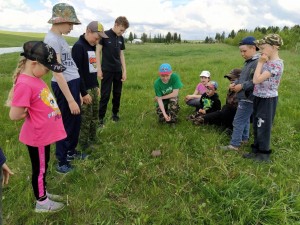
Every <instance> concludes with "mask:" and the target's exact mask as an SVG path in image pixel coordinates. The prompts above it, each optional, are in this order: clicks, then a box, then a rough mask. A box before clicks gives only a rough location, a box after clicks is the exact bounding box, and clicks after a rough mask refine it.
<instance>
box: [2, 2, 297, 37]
mask: <svg viewBox="0 0 300 225" xmlns="http://www.w3.org/2000/svg"><path fill="white" fill-rule="evenodd" d="M33 2H35V1H33V0H6V1H1V2H0V21H1V24H0V29H1V30H12V31H32V32H44V33H45V32H47V31H48V29H49V28H50V25H49V24H47V21H48V20H49V19H50V17H51V14H52V7H53V5H54V4H56V3H57V1H52V0H40V1H39V2H38V3H39V7H40V8H35V9H32V4H33ZM60 2H67V3H69V4H71V5H73V6H74V8H75V10H76V13H77V16H78V18H79V20H80V21H81V22H82V25H78V26H74V30H73V31H72V32H71V34H70V35H72V36H78V35H80V34H81V33H83V32H84V31H85V27H86V25H87V24H88V23H89V22H90V21H92V20H99V21H100V22H101V23H103V25H104V27H105V29H109V28H111V27H112V26H113V24H114V20H115V18H116V17H118V16H121V15H123V16H126V17H127V18H128V20H129V22H130V27H129V29H128V31H127V34H129V32H133V33H135V34H137V35H138V36H140V35H141V34H142V33H146V34H148V35H149V34H150V33H151V35H152V36H154V35H155V34H163V35H165V34H167V32H172V33H173V32H177V33H178V34H181V38H182V39H204V38H205V37H206V36H213V37H214V35H215V34H216V33H222V32H223V31H225V33H226V35H227V34H228V33H229V32H230V31H231V30H235V31H237V30H239V29H248V30H253V29H254V28H255V27H258V26H259V27H262V26H266V27H268V26H279V27H283V26H293V25H295V24H299V21H300V14H299V13H298V12H299V11H300V1H294V0H273V1H272V4H271V3H270V2H268V1H265V2H264V1H259V0H244V1H240V0H214V1H211V0H179V1H178V0H143V1H141V0H126V1H124V0H113V1H111V0H101V1H95V0H65V1H60Z"/></svg>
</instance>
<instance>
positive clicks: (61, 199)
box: [46, 192, 64, 201]
mask: <svg viewBox="0 0 300 225" xmlns="http://www.w3.org/2000/svg"><path fill="white" fill-rule="evenodd" d="M46 195H47V197H48V198H49V199H51V200H53V201H63V200H64V197H63V196H61V195H55V194H50V193H48V192H46Z"/></svg>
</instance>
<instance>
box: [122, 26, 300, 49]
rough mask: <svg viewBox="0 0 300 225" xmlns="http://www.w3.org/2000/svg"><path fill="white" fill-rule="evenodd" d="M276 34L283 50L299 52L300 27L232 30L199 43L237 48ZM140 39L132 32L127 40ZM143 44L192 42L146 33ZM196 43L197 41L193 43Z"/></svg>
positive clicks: (174, 34)
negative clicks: (246, 40) (248, 40)
mask: <svg viewBox="0 0 300 225" xmlns="http://www.w3.org/2000/svg"><path fill="white" fill-rule="evenodd" d="M270 33H276V34H279V35H280V36H281V37H282V39H283V42H284V43H283V44H284V45H283V46H282V49H289V50H293V51H299V49H300V26H299V25H295V26H293V27H288V26H284V27H283V28H280V27H277V26H269V27H267V28H266V27H256V28H255V29H254V30H253V31H252V30H247V29H240V30H238V31H235V30H232V31H231V32H230V33H229V34H227V35H226V33H225V32H224V31H223V32H222V33H216V35H215V37H214V38H213V37H206V38H205V40H201V41H200V40H199V41H197V42H198V43H225V44H229V45H235V46H237V45H238V44H239V42H240V41H241V40H242V39H243V38H244V37H246V36H253V37H255V38H256V39H260V38H262V37H263V36H265V35H266V34H270ZM136 38H138V37H137V36H136V35H135V34H134V33H132V32H130V34H129V37H128V39H127V40H129V41H132V40H133V39H136ZM140 39H141V40H142V41H143V42H149V43H181V42H190V41H186V40H183V41H182V40H181V35H180V34H177V33H173V34H171V32H168V34H167V35H166V36H164V35H162V34H158V35H154V36H153V37H152V36H151V34H150V35H147V34H145V33H143V34H142V36H141V38H140ZM193 42H195V41H193Z"/></svg>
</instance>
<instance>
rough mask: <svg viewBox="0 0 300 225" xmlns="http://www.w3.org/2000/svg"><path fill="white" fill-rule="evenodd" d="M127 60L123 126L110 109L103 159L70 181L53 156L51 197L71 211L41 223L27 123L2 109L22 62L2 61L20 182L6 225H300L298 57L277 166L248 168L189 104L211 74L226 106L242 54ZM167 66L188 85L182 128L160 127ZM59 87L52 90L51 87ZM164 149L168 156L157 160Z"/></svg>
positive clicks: (282, 101)
mask: <svg viewBox="0 0 300 225" xmlns="http://www.w3.org/2000/svg"><path fill="white" fill-rule="evenodd" d="M1 36H2V35H0V40H1ZM19 40H22V41H23V40H24V39H19ZM14 45H15V43H12V46H14ZM125 55H126V62H127V72H128V80H127V81H126V83H125V84H124V89H123V95H122V102H121V112H120V117H121V120H120V121H119V122H118V123H113V122H111V120H110V119H109V118H110V116H111V113H110V109H111V106H110V105H109V108H108V113H107V123H106V127H105V128H104V129H102V130H101V131H100V132H99V133H98V134H97V136H98V145H97V146H98V149H97V151H94V152H93V153H92V155H91V157H90V159H89V160H86V161H76V162H75V163H74V164H75V166H76V170H75V171H74V172H72V173H70V174H67V175H59V174H57V173H56V172H55V166H56V160H55V154H54V146H52V147H53V148H52V150H53V151H52V154H51V157H52V158H51V161H50V165H49V173H48V176H47V181H48V185H47V187H48V189H49V191H50V192H52V193H55V194H62V195H64V196H65V203H66V205H67V206H66V207H65V209H64V210H62V211H60V212H58V213H56V214H42V215H41V214H36V213H34V212H33V208H34V197H33V193H32V188H31V166H30V160H29V156H28V153H27V150H26V147H25V146H24V145H23V144H21V143H19V141H18V134H19V130H20V127H21V125H22V122H21V121H20V122H16V123H15V122H12V121H10V120H9V118H8V111H9V109H8V108H6V107H4V106H3V105H4V102H5V99H6V97H7V94H8V91H9V89H10V88H11V75H12V72H13V70H14V69H15V66H16V63H17V61H18V54H17V53H15V54H5V55H0V77H1V83H0V88H1V90H2V94H1V95H0V102H1V106H0V110H1V111H2V113H1V114H0V121H1V123H0V129H1V133H2V134H1V136H0V145H1V146H2V148H3V149H4V151H5V154H6V156H7V163H8V165H9V166H10V167H11V168H12V170H13V171H14V172H15V175H14V176H13V177H11V179H10V183H9V185H8V186H6V187H5V188H4V190H3V216H4V222H5V223H4V224H12V225H19V224H26V225H27V224H28V225H29V224H30V225H31V224H59V225H61V224H66V225H75V224H78V225H83V224H84V225H85V224H162V225H165V224H170V225H171V224H172V225H174V224H218V225H219V224H224V225H227V224H235V225H237V224H240V225H243V224H257V225H258V224H264V225H267V224H268V225H269V224H300V222H299V221H300V195H299V190H300V187H299V183H300V178H299V177H300V167H299V157H300V152H299V147H300V144H299V143H300V142H299V140H300V135H299V127H300V120H299V117H300V105H299V100H298V98H299V94H300V91H299V87H300V84H299V75H300V74H299V68H298V67H299V63H300V60H299V59H300V57H299V55H296V54H294V53H291V52H289V51H281V52H280V55H281V57H282V58H283V59H284V62H285V70H284V75H283V78H282V82H281V85H280V89H279V104H278V108H277V113H276V117H275V123H274V127H273V133H272V150H273V155H272V163H270V164H264V163H262V164H259V163H255V162H253V161H248V160H245V159H242V157H241V154H242V153H243V152H245V151H249V150H250V147H249V146H250V143H249V144H248V145H246V146H243V148H242V150H241V153H236V152H221V151H220V150H218V149H217V146H218V145H225V144H228V143H229V140H230V137H229V136H227V135H226V134H225V133H222V131H221V130H220V129H218V128H217V127H213V126H201V127H196V126H194V125H192V124H191V123H190V122H189V121H185V117H186V116H187V115H188V114H189V113H191V112H192V109H191V108H190V107H188V106H186V105H185V104H184V102H183V97H184V96H185V95H186V94H189V93H192V92H193V91H194V88H195V85H196V84H197V83H198V81H199V73H200V72H201V70H209V71H210V72H211V74H212V79H213V80H216V81H217V82H218V83H219V87H220V88H219V90H218V91H219V95H220V98H221V100H222V103H224V100H225V95H226V90H227V86H228V83H227V82H228V81H227V80H226V79H225V78H223V76H224V74H226V73H227V72H229V71H230V70H231V69H232V68H236V67H241V66H242V65H243V59H242V58H241V56H240V54H239V50H238V48H237V47H233V46H227V45H219V44H212V45H205V44H173V45H164V44H145V45H129V44H127V45H126V51H125ZM163 62H168V63H170V64H171V65H172V66H173V70H174V71H176V72H178V73H179V74H180V76H181V79H182V81H183V83H184V87H183V88H182V89H181V91H180V104H181V111H180V115H179V118H180V122H179V124H178V125H177V126H176V128H171V127H169V126H167V125H161V124H158V122H157V117H156V114H155V111H154V102H153V97H154V91H153V81H154V80H155V79H156V78H157V70H158V67H159V65H160V64H161V63H163ZM50 78H51V75H50V74H49V75H47V76H46V77H45V80H46V81H47V82H48V83H49V80H50ZM49 85H50V83H49ZM156 149H159V150H161V151H162V155H161V156H160V157H156V158H153V157H152V156H151V152H152V151H153V150H156Z"/></svg>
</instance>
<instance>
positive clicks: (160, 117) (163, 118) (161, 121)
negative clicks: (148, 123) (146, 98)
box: [156, 106, 165, 123]
mask: <svg viewBox="0 0 300 225" xmlns="http://www.w3.org/2000/svg"><path fill="white" fill-rule="evenodd" d="M156 114H157V115H158V122H160V123H163V122H164V121H165V117H164V114H163V113H162V111H161V110H160V108H159V106H158V107H156Z"/></svg>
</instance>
